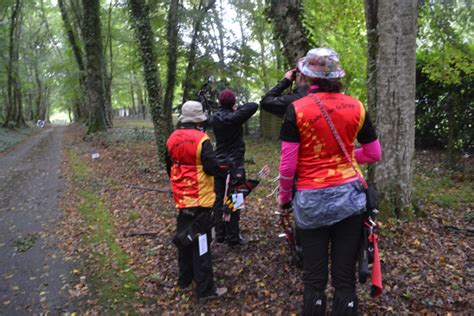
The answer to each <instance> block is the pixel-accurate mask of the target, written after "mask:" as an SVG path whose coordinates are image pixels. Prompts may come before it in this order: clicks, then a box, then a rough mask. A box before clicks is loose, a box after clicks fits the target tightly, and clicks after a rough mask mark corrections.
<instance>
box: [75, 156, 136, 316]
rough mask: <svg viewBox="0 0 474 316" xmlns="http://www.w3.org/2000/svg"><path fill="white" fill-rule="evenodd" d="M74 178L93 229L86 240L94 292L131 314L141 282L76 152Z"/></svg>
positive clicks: (108, 304) (109, 304)
mask: <svg viewBox="0 0 474 316" xmlns="http://www.w3.org/2000/svg"><path fill="white" fill-rule="evenodd" d="M69 157H70V161H71V168H72V171H73V179H75V180H76V181H75V184H76V191H77V192H78V196H79V198H80V201H81V202H80V204H79V207H78V210H79V213H80V214H81V216H82V218H83V219H84V220H85V222H86V225H87V226H88V227H89V230H90V232H89V234H88V235H87V237H85V238H84V239H83V240H82V241H83V243H84V244H85V246H86V247H87V248H90V249H91V255H92V257H89V258H87V259H86V260H87V265H88V266H89V268H91V266H90V265H92V266H93V268H92V269H89V271H90V272H91V275H90V276H89V278H88V280H89V282H90V288H91V292H92V293H93V294H94V296H95V297H97V298H98V299H99V304H100V306H106V307H107V308H108V309H112V310H115V311H117V312H120V313H123V314H128V313H132V312H133V303H136V302H137V293H138V290H139V281H138V278H137V277H136V275H135V273H134V272H133V270H132V269H131V268H130V266H129V262H130V257H129V256H128V255H127V254H126V253H125V252H124V251H123V250H122V249H121V248H120V246H119V244H118V243H117V242H116V236H115V234H114V226H113V222H112V218H111V216H110V213H109V211H108V210H107V208H106V207H105V205H104V202H103V201H102V200H101V198H100V197H99V196H98V194H97V193H95V192H94V191H93V190H92V189H91V188H90V187H88V186H87V185H85V186H84V184H85V183H88V181H87V177H88V170H87V166H86V165H85V164H84V162H82V161H81V160H80V157H79V156H78V155H77V154H76V153H75V152H74V151H72V150H70V151H69Z"/></svg>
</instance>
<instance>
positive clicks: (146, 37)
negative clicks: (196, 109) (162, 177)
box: [128, 0, 166, 163]
mask: <svg viewBox="0 0 474 316" xmlns="http://www.w3.org/2000/svg"><path fill="white" fill-rule="evenodd" d="M128 6H129V11H130V14H131V20H132V23H133V25H134V28H135V32H136V36H137V39H138V43H139V46H140V52H141V60H142V64H143V74H144V75H145V84H146V89H147V91H148V102H149V103H148V104H149V105H150V112H151V116H152V121H153V127H154V132H155V140H156V144H157V147H158V158H159V161H160V162H161V163H164V161H165V160H164V159H165V155H164V153H165V150H166V134H165V133H164V132H163V131H165V126H166V124H165V122H164V117H163V113H162V109H161V106H160V104H161V102H162V95H161V83H160V79H159V78H160V76H159V73H158V66H157V64H156V56H155V48H154V41H153V39H154V36H153V31H152V29H151V25H150V19H149V13H148V11H149V9H148V6H147V4H146V3H145V1H144V0H129V1H128Z"/></svg>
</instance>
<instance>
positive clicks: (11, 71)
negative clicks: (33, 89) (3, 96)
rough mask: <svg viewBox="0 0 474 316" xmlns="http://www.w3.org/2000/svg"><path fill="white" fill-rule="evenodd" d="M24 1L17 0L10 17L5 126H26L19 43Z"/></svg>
mask: <svg viewBox="0 0 474 316" xmlns="http://www.w3.org/2000/svg"><path fill="white" fill-rule="evenodd" d="M21 9H22V1H21V0H16V2H15V4H14V6H13V7H12V14H11V19H10V23H11V25H10V32H9V38H10V45H9V50H8V66H7V95H8V103H7V104H8V105H7V113H6V117H5V122H4V126H6V127H24V126H26V123H25V119H24V117H23V105H22V96H21V82H20V72H19V59H20V58H19V45H20V35H21V23H22V15H21Z"/></svg>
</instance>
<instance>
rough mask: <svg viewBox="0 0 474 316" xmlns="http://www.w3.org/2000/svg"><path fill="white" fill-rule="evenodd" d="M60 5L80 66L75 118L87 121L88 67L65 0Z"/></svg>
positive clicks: (79, 120)
mask: <svg viewBox="0 0 474 316" xmlns="http://www.w3.org/2000/svg"><path fill="white" fill-rule="evenodd" d="M58 6H59V10H60V12H61V18H62V20H63V24H64V30H65V31H66V35H67V38H68V41H69V45H71V48H72V52H73V54H74V59H75V61H76V64H77V67H78V68H79V87H80V90H81V96H80V97H79V98H78V99H77V100H76V102H74V106H73V112H74V120H75V121H77V122H86V121H87V119H88V117H89V111H88V109H87V107H86V105H85V104H84V103H85V102H84V101H85V100H84V97H85V95H86V89H87V88H86V69H85V66H84V58H83V52H82V49H81V47H80V46H79V42H78V40H77V36H76V34H75V33H74V29H73V27H72V24H71V21H70V19H69V15H68V12H67V8H66V5H65V3H64V0H58Z"/></svg>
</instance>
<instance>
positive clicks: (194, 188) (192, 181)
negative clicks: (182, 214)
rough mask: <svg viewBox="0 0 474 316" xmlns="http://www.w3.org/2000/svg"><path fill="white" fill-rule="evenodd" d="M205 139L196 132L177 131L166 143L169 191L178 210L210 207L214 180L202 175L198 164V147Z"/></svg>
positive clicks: (199, 153)
mask: <svg viewBox="0 0 474 316" xmlns="http://www.w3.org/2000/svg"><path fill="white" fill-rule="evenodd" d="M208 139H209V137H208V136H207V135H206V134H205V133H203V132H201V131H199V130H196V129H177V130H175V131H174V132H173V133H172V134H171V136H170V137H169V138H168V141H167V142H166V147H167V148H168V154H169V156H170V158H171V161H172V165H171V189H172V191H173V197H174V202H175V206H176V208H178V209H180V208H188V207H212V206H213V205H214V201H215V199H216V194H215V193H214V177H213V176H210V175H207V174H206V173H205V172H204V168H203V165H202V160H201V152H202V144H203V143H204V141H206V140H208Z"/></svg>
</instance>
